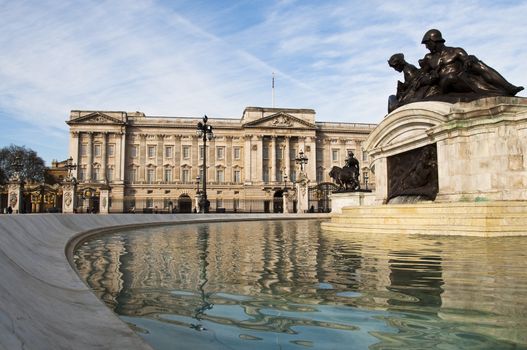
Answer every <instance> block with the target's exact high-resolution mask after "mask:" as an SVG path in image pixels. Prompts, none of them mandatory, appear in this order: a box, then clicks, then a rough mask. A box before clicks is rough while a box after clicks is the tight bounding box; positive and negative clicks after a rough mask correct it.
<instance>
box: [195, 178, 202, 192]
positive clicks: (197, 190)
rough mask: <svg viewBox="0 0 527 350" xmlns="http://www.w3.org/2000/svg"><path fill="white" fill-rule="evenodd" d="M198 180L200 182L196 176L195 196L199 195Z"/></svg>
mask: <svg viewBox="0 0 527 350" xmlns="http://www.w3.org/2000/svg"><path fill="white" fill-rule="evenodd" d="M199 180H201V178H200V177H199V175H198V176H196V194H198V195H199Z"/></svg>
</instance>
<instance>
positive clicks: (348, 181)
mask: <svg viewBox="0 0 527 350" xmlns="http://www.w3.org/2000/svg"><path fill="white" fill-rule="evenodd" d="M359 172H360V166H359V161H358V160H357V158H355V155H354V154H353V152H352V151H349V153H348V158H347V159H346V164H345V165H344V166H343V167H342V168H341V167H338V166H334V167H333V168H332V169H331V171H330V172H329V176H330V177H331V178H332V179H333V180H334V181H335V183H336V184H337V185H338V186H339V188H340V189H339V190H340V191H357V190H359V189H360V181H359Z"/></svg>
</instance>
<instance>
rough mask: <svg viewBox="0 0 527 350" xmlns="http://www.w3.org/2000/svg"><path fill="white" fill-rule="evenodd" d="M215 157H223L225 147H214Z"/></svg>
mask: <svg viewBox="0 0 527 350" xmlns="http://www.w3.org/2000/svg"><path fill="white" fill-rule="evenodd" d="M216 158H217V159H219V160H222V159H224V158H225V147H223V146H221V147H216Z"/></svg>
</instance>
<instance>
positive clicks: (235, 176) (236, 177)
mask: <svg viewBox="0 0 527 350" xmlns="http://www.w3.org/2000/svg"><path fill="white" fill-rule="evenodd" d="M232 177H233V181H234V182H235V183H237V184H238V183H240V182H242V172H241V171H240V170H234V172H233V176H232Z"/></svg>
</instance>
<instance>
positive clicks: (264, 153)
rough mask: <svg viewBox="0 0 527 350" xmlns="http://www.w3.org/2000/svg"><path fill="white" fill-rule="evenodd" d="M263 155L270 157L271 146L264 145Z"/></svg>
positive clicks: (264, 157) (266, 157)
mask: <svg viewBox="0 0 527 350" xmlns="http://www.w3.org/2000/svg"><path fill="white" fill-rule="evenodd" d="M262 157H263V159H269V147H267V146H264V147H263V148H262Z"/></svg>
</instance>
